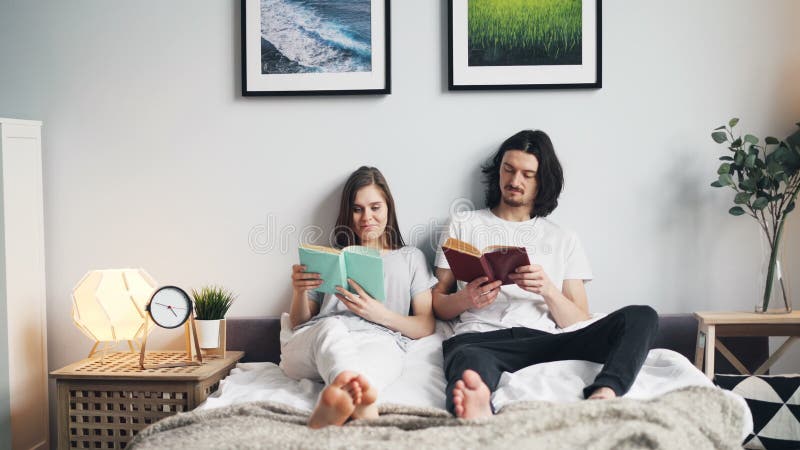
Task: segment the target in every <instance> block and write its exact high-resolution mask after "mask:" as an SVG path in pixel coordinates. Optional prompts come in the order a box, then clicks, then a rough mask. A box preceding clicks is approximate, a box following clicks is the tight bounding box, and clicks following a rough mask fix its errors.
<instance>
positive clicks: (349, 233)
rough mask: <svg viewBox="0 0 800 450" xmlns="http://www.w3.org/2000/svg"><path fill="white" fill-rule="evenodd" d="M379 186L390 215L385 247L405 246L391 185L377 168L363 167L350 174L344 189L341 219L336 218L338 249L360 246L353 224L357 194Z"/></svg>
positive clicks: (385, 231) (335, 235) (335, 234)
mask: <svg viewBox="0 0 800 450" xmlns="http://www.w3.org/2000/svg"><path fill="white" fill-rule="evenodd" d="M373 184H374V185H375V186H378V187H379V188H380V189H381V191H383V197H384V199H385V200H386V208H387V209H388V214H387V217H386V229H385V230H384V232H383V239H384V245H385V246H386V247H388V248H390V249H393V250H394V249H398V248H400V247H403V246H405V245H406V244H405V242H403V236H401V235H400V226H399V225H398V224H397V214H396V213H395V207H394V198H392V192H391V191H390V190H389V184H388V183H387V182H386V178H384V177H383V174H382V173H381V171H380V170H378V169H376V168H375V167H367V166H361V167H359V168H358V170H356V171H355V172H353V173H352V174H350V177H349V178H348V179H347V181H346V182H345V183H344V189H342V200H341V202H340V203H339V217H337V218H336V227H335V228H334V230H333V233H334V239H333V241H334V245H335V246H336V247H338V248H343V247H347V246H348V245H360V244H361V238H359V237H358V236H357V235H356V234H355V232H353V230H354V228H355V224H354V223H353V207H354V203H355V201H356V193H357V192H358V191H359V189H361V188H364V187H366V186H370V185H373Z"/></svg>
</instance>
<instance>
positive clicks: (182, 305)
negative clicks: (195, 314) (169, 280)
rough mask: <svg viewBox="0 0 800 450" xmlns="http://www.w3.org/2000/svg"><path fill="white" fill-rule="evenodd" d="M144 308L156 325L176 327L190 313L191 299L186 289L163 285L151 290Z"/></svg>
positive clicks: (183, 321)
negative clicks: (153, 290)
mask: <svg viewBox="0 0 800 450" xmlns="http://www.w3.org/2000/svg"><path fill="white" fill-rule="evenodd" d="M146 310H147V312H148V314H150V318H151V319H153V322H155V323H156V325H158V326H160V327H162V328H177V327H179V326H181V325H183V324H184V323H185V322H186V320H187V319H188V318H189V315H190V314H191V313H192V300H191V299H190V298H189V295H188V294H186V291H184V290H183V289H181V288H179V287H177V286H163V287H160V288H158V290H156V291H155V292H153V295H152V296H151V297H150V303H148V304H147V308H146Z"/></svg>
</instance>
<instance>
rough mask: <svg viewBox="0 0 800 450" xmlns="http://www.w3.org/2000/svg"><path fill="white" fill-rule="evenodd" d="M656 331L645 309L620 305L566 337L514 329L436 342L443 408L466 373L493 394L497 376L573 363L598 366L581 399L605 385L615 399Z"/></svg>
mask: <svg viewBox="0 0 800 450" xmlns="http://www.w3.org/2000/svg"><path fill="white" fill-rule="evenodd" d="M657 331H658V314H657V313H656V312H655V310H654V309H653V308H651V307H649V306H638V305H637V306H626V307H624V308H622V309H619V310H617V311H615V312H613V313H611V314H609V315H608V316H606V317H603V318H602V319H600V320H598V321H597V322H594V323H592V324H591V325H589V326H587V327H585V328H581V329H580V330H576V331H572V332H569V333H560V334H551V333H548V332H546V331H539V330H532V329H529V328H523V327H516V328H507V329H504V330H497V331H490V332H485V333H465V334H461V335H458V336H454V337H452V338H450V339H448V340H446V341H444V342H443V343H442V350H443V353H444V373H445V377H446V378H447V410H448V411H450V412H451V413H452V412H453V388H454V387H455V384H456V381H458V380H460V379H461V377H462V375H463V373H464V371H465V370H467V369H472V370H474V371H476V372H478V374H479V375H480V376H481V378H482V379H483V381H484V382H485V383H486V385H487V386H488V387H489V389H490V390H491V391H492V392H494V391H495V389H497V384H498V383H499V381H500V375H502V373H503V372H516V371H517V370H520V369H522V368H525V367H528V366H532V365H534V364H539V363H545V362H551V361H563V360H569V359H579V360H586V361H592V362H596V363H603V364H604V365H603V368H602V370H601V371H600V373H599V374H598V375H597V377H596V378H595V380H594V382H593V383H592V384H591V385H589V386H587V387H586V388H584V390H583V395H584V397H588V396H590V395H591V394H592V393H593V392H594V391H595V390H597V389H598V388H600V387H602V386H605V387H609V388H611V389H612V390H614V392H615V393H616V394H617V395H618V396H621V395H623V394H625V393H626V392H628V390H629V389H630V388H631V385H632V384H633V381H634V379H635V378H636V375H637V374H638V373H639V369H641V367H642V364H643V363H644V360H645V358H647V352H648V351H649V350H650V346H651V345H652V343H653V340H654V339H655V336H656V332H657Z"/></svg>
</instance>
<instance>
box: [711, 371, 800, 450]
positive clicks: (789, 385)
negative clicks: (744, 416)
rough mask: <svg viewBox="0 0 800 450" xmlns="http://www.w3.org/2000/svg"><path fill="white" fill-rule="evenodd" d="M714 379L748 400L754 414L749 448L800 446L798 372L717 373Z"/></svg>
mask: <svg viewBox="0 0 800 450" xmlns="http://www.w3.org/2000/svg"><path fill="white" fill-rule="evenodd" d="M714 381H715V382H716V383H717V385H718V386H720V387H721V388H723V389H728V390H731V391H733V392H735V393H737V394H739V395H741V396H742V397H744V399H745V400H746V401H747V405H748V406H749V407H750V412H751V413H752V414H753V434H751V435H749V436H748V437H747V439H745V442H744V444H743V445H744V448H748V449H766V450H773V449H792V450H797V449H800V375H792V376H780V375H775V376H755V375H754V376H750V375H716V377H715V379H714Z"/></svg>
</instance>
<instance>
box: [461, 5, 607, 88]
mask: <svg viewBox="0 0 800 450" xmlns="http://www.w3.org/2000/svg"><path fill="white" fill-rule="evenodd" d="M448 1H449V4H448V16H449V17H448V19H449V36H448V47H449V58H450V61H449V82H448V88H449V89H450V90H451V91H452V90H478V89H570V88H600V87H601V86H602V83H601V20H600V19H601V11H600V10H601V0H448Z"/></svg>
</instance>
